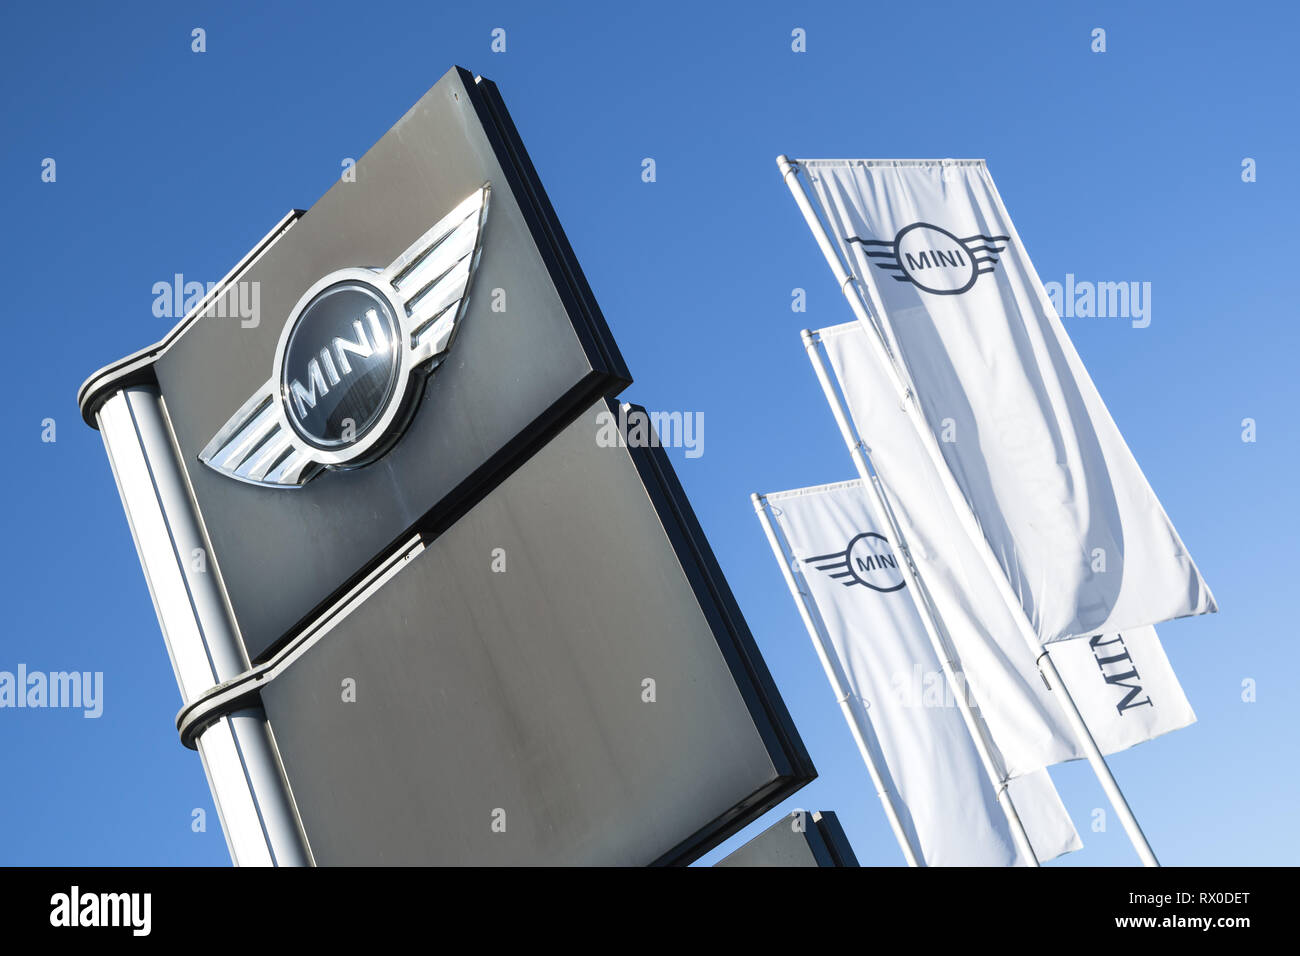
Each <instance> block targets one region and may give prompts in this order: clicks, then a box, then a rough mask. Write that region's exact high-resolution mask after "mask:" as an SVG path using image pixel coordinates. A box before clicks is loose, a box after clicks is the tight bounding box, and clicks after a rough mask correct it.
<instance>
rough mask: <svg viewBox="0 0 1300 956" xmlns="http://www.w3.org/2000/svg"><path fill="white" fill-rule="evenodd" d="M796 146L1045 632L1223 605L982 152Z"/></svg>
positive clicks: (1124, 624) (959, 488)
mask: <svg viewBox="0 0 1300 956" xmlns="http://www.w3.org/2000/svg"><path fill="white" fill-rule="evenodd" d="M798 162H799V165H800V166H801V167H802V169H803V170H804V172H805V174H806V175H807V178H808V181H809V182H810V183H811V185H812V191H813V194H814V197H815V199H816V201H817V203H819V204H820V206H821V214H822V216H823V217H824V219H825V221H826V223H827V224H828V226H829V229H830V232H831V234H832V235H833V236H834V237H835V240H836V241H837V243H838V245H839V248H840V252H841V254H842V255H843V257H844V259H845V261H846V262H848V263H849V264H850V267H851V268H852V270H853V271H854V272H855V273H856V274H857V276H858V277H859V278H861V279H862V280H863V284H864V287H865V289H866V296H867V300H868V302H867V304H868V307H869V311H870V312H871V314H872V316H873V317H874V319H875V321H876V322H877V323H878V325H879V332H880V334H882V335H883V336H884V339H885V341H886V343H887V345H888V347H889V348H890V350H891V351H892V353H893V356H894V359H895V361H896V362H897V363H898V367H899V369H900V372H901V374H902V376H903V378H904V380H905V382H907V383H908V384H909V387H910V388H912V390H913V393H914V395H915V396H916V399H917V401H918V404H919V408H920V411H921V413H922V415H923V417H924V419H925V423H926V425H927V426H928V430H929V432H930V439H931V440H932V441H934V442H936V443H937V445H936V446H935V447H937V449H938V453H939V454H940V455H941V456H942V458H943V460H944V461H945V462H946V465H947V470H948V471H949V472H950V473H951V476H952V479H953V480H954V481H955V484H956V493H957V494H959V495H960V496H961V497H962V498H964V499H965V504H966V505H967V506H968V507H969V509H970V511H971V512H973V514H974V516H975V519H976V521H977V522H978V525H979V533H980V534H981V535H982V536H983V538H984V539H985V541H986V542H987V544H988V546H989V548H990V549H991V550H992V553H993V556H994V557H995V559H996V561H997V563H998V564H999V565H1000V566H1001V568H1002V571H1003V573H1004V574H1005V575H1006V578H1007V580H1008V581H1009V582H1010V585H1011V589H1012V591H1013V592H1014V593H1015V595H1016V597H1017V599H1018V601H1019V602H1020V604H1021V605H1022V607H1023V609H1024V613H1025V614H1026V615H1027V616H1028V619H1029V621H1030V623H1031V624H1032V626H1033V628H1034V630H1035V632H1036V634H1037V636H1038V639H1039V640H1040V641H1041V642H1042V643H1049V642H1052V641H1059V640H1064V639H1066V638H1071V637H1087V636H1090V635H1094V634H1115V633H1127V632H1128V631H1130V630H1132V629H1135V628H1138V627H1142V626H1144V625H1148V624H1155V623H1158V622H1160V621H1166V620H1170V619H1172V618H1176V617H1183V616H1186V615H1189V614H1204V613H1207V612H1212V611H1215V610H1216V609H1217V608H1216V605H1215V602H1214V598H1213V596H1212V595H1211V593H1210V590H1209V588H1208V587H1207V586H1206V584H1205V581H1204V580H1203V579H1202V578H1201V575H1200V572H1198V571H1197V569H1196V565H1195V564H1194V563H1193V562H1192V559H1191V556H1190V555H1189V554H1188V553H1187V550H1186V548H1185V547H1184V546H1183V543H1182V541H1181V540H1180V539H1179V537H1178V533H1177V531H1175V530H1174V527H1173V525H1172V524H1171V523H1170V521H1169V518H1168V517H1167V516H1166V514H1165V512H1164V509H1163V508H1162V507H1161V506H1160V502H1159V501H1158V500H1157V499H1156V496H1155V494H1154V493H1153V492H1152V490H1151V487H1150V485H1149V484H1148V483H1147V480H1146V477H1145V476H1144V475H1143V474H1142V471H1141V469H1140V468H1139V467H1138V464H1137V462H1136V461H1135V460H1134V458H1133V455H1132V453H1131V452H1130V451H1129V449H1128V446H1127V445H1126V444H1125V443H1124V439H1123V437H1122V436H1121V435H1120V433H1119V429H1118V428H1116V426H1115V423H1114V421H1113V420H1112V418H1111V416H1110V413H1109V412H1108V411H1107V409H1106V406H1105V405H1104V404H1103V403H1102V400H1101V396H1100V395H1099V394H1098V393H1097V389H1096V386H1095V385H1094V384H1093V382H1092V379H1091V378H1090V377H1089V376H1088V372H1087V370H1086V369H1085V368H1084V366H1083V363H1082V362H1081V361H1080V359H1079V356H1078V354H1077V353H1076V352H1075V350H1074V346H1073V345H1072V344H1071V342H1070V340H1069V338H1068V337H1067V335H1066V334H1065V329H1064V327H1063V326H1062V324H1061V320H1060V318H1059V317H1058V316H1057V315H1056V312H1055V310H1054V309H1053V307H1052V304H1051V301H1050V299H1049V297H1048V295H1047V293H1046V291H1045V290H1044V288H1043V285H1042V283H1041V282H1040V281H1039V278H1038V275H1037V273H1035V271H1034V268H1033V266H1032V264H1031V263H1030V261H1029V257H1028V255H1027V254H1026V253H1025V249H1024V246H1023V245H1022V244H1021V242H1020V237H1019V236H1018V235H1017V234H1016V231H1015V227H1014V226H1013V225H1012V224H1011V219H1010V217H1009V216H1008V215H1007V212H1006V209H1005V208H1004V207H1003V204H1002V200H1001V198H1000V197H999V196H998V193H997V190H996V189H995V188H994V185H993V180H992V179H991V178H990V176H989V173H988V170H987V169H986V168H985V165H984V162H983V161H982V160H942V161H940V160H799V161H798ZM869 331H872V330H869ZM873 334H874V332H873Z"/></svg>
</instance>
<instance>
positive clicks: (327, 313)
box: [80, 69, 815, 864]
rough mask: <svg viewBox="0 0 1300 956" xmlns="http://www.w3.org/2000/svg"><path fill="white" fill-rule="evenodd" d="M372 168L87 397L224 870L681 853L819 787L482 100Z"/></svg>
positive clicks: (564, 251)
mask: <svg viewBox="0 0 1300 956" xmlns="http://www.w3.org/2000/svg"><path fill="white" fill-rule="evenodd" d="M355 172H356V175H355V179H354V180H353V179H348V180H345V181H341V182H339V183H338V184H336V185H335V186H334V187H333V188H331V189H330V191H329V192H328V193H327V194H326V195H325V196H324V197H322V198H321V199H320V200H319V201H318V202H317V203H316V204H315V205H314V206H313V207H312V208H311V209H310V210H309V211H307V212H306V213H296V212H295V213H293V214H291V215H290V216H288V217H286V218H285V220H284V221H283V222H281V223H280V225H279V226H277V227H276V228H275V229H274V230H273V231H272V232H271V233H270V234H269V235H268V236H267V237H266V239H264V240H263V241H262V243H260V244H259V245H258V246H257V247H256V248H254V249H253V250H252V251H250V253H249V254H248V255H247V256H246V257H245V259H244V260H243V261H242V262H241V263H240V264H239V265H238V266H237V267H236V269H235V270H234V271H233V272H232V274H231V275H230V276H229V277H227V279H226V280H224V281H223V283H221V284H220V285H218V287H217V288H216V289H215V290H213V292H212V293H211V294H210V299H209V300H208V301H205V302H204V303H200V304H199V305H198V307H197V308H196V309H195V310H194V311H193V313H192V314H191V315H190V316H188V317H187V318H186V319H185V320H183V321H182V322H181V324H180V325H178V326H177V328H176V329H174V330H173V331H172V332H171V333H170V334H169V335H168V336H167V337H166V338H164V339H163V340H162V341H161V342H159V343H157V344H156V345H154V346H151V347H150V348H147V349H145V350H143V351H142V352H139V353H136V354H135V355H132V356H129V357H127V358H125V359H123V360H121V361H119V362H117V363H114V364H113V365H111V366H109V367H107V368H105V369H103V370H101V371H100V372H99V373H96V374H95V375H94V376H92V377H91V378H90V379H89V380H88V381H87V382H86V384H85V385H83V387H82V392H81V395H80V401H81V406H82V410H83V414H84V416H85V417H86V419H87V421H89V422H91V423H92V424H95V425H96V426H97V427H99V428H101V430H102V432H103V434H104V440H105V445H106V448H107V451H108V454H109V458H110V462H111V463H112V464H113V469H114V475H115V478H116V480H117V482H118V487H119V490H120V492H121V493H122V500H123V506H124V508H125V509H126V511H127V515H128V518H129V519H130V521H131V526H132V530H133V533H134V535H135V539H136V545H137V550H138V552H139V554H140V557H141V562H142V565H143V568H144V571H145V575H146V578H147V579H148V581H149V585H150V590H151V592H152V593H153V596H154V599H155V607H156V609H157V611H158V615H159V619H160V623H161V624H162V629H163V636H164V639H165V641H166V642H167V645H168V649H169V652H170V654H171V658H172V663H173V668H174V670H175V672H176V674H177V680H178V683H179V685H180V687H181V691H182V698H183V707H182V710H181V712H180V714H179V715H178V718H177V724H178V728H179V729H180V731H181V739H182V741H183V742H184V743H185V744H186V745H187V746H191V747H195V748H197V749H199V750H200V751H201V752H202V754H203V758H204V767H205V770H206V771H207V772H208V776H209V782H210V784H211V786H212V788H213V793H214V799H215V800H216V803H217V805H218V810H219V811H220V813H221V817H222V825H223V829H224V830H225V832H226V834H227V840H228V843H229V845H230V847H231V853H232V857H233V858H234V859H235V860H236V861H237V862H254V863H256V862H270V863H303V862H316V863H322V864H358V863H387V864H415V863H422V864H429V863H444V864H458V863H459V864H492V863H515V864H561V863H575V864H576V863H593V864H596V863H599V864H655V863H658V864H676V863H685V862H689V861H690V860H693V859H695V858H696V857H698V856H699V855H700V854H701V853H703V852H705V851H707V850H708V849H709V848H710V847H712V846H714V845H716V844H717V842H719V841H720V840H722V839H725V838H726V837H727V836H728V835H729V834H730V833H732V832H734V831H735V830H737V829H738V828H740V827H742V826H744V825H745V824H746V823H747V822H748V821H749V820H751V819H753V818H754V817H755V816H756V815H757V814H760V813H762V812H763V811H764V810H766V809H767V808H769V807H770V806H772V805H773V804H774V803H775V802H776V801H778V800H780V799H783V798H784V797H785V796H787V795H789V794H790V793H791V792H793V791H794V790H796V789H798V788H799V787H801V786H802V785H803V784H804V783H806V782H807V781H808V780H810V779H812V777H813V776H814V773H815V771H814V770H813V768H812V765H811V762H810V761H809V759H808V756H807V753H806V752H805V750H804V747H803V745H802V743H801V741H800V740H799V737H798V734H797V732H796V731H795V729H794V727H793V725H792V723H791V721H790V718H789V715H788V713H787V712H786V710H785V707H784V704H783V703H782V701H781V698H780V695H779V693H778V692H777V690H776V688H775V686H774V684H773V682H772V680H771V677H770V675H769V674H768V672H767V670H766V668H765V666H764V664H763V661H762V658H761V657H760V655H759V653H758V650H757V648H756V646H755V645H754V642H753V639H752V637H751V636H750V634H749V632H748V630H747V629H746V627H745V623H744V620H743V618H742V616H741V614H740V611H739V608H738V607H737V606H736V603H735V600H734V599H733V597H732V595H731V592H730V590H729V589H728V587H727V584H726V581H725V579H724V578H723V576H722V573H721V570H720V568H719V567H718V564H717V562H716V560H715V559H714V557H713V554H712V552H711V551H710V549H709V546H708V544H707V542H706V541H705V539H704V535H703V533H702V531H701V529H700V526H699V524H698V522H697V521H696V519H695V517H694V515H693V513H692V511H691V508H690V506H689V504H688V503H687V501H686V498H685V495H684V494H683V492H682V489H681V487H680V485H679V484H678V482H677V479H676V477H675V475H674V474H673V472H672V469H671V467H670V466H669V464H668V460H667V457H666V455H665V454H664V452H663V450H662V449H660V448H658V447H628V445H627V442H626V441H615V442H613V443H612V444H611V443H610V442H608V441H601V440H599V437H598V436H599V435H602V434H603V435H605V436H606V437H608V435H609V431H610V429H609V427H608V423H607V425H606V427H604V428H600V427H598V421H597V420H598V418H599V417H600V416H602V415H604V416H609V421H611V422H616V423H617V427H618V428H622V427H625V426H626V417H625V416H620V415H618V413H617V410H618V407H617V406H616V405H615V404H613V401H612V398H611V396H613V395H616V394H617V393H618V392H619V391H620V390H621V389H622V388H624V387H625V386H626V385H627V384H628V383H629V381H630V376H629V374H628V372H627V369H626V368H625V367H624V365H623V362H622V359H621V358H620V356H619V353H618V350H617V348H616V346H615V344H614V342H613V341H612V339H611V338H610V335H609V332H608V329H607V328H606V326H605V323H604V320H603V318H602V317H601V315H600V311H599V309H598V308H597V306H596V304H595V301H594V299H593V297H592V295H591V293H590V291H589V289H588V288H587V284H586V281H585V279H584V278H583V276H582V273H581V270H580V269H579V268H578V265H577V262H576V261H575V259H574V256H573V254H572V251H571V250H570V248H569V246H568V243H567V241H566V240H565V238H564V235H563V233H562V231H561V229H560V227H559V225H558V222H557V221H556V218H555V215H554V212H553V210H552V209H551V208H550V205H549V203H548V202H547V200H546V197H545V194H544V192H543V191H542V188H541V185H540V183H539V182H538V179H537V176H536V174H535V173H534V171H533V169H532V166H531V163H530V162H529V160H528V158H527V155H526V154H525V152H524V150H523V146H522V144H521V143H520V142H519V138H518V136H517V135H516V133H515V131H514V128H513V125H512V124H511V122H510V119H509V117H508V115H507V114H506V112H505V108H504V106H503V105H502V103H501V100H500V98H499V96H498V95H497V93H496V90H495V88H494V87H493V86H492V85H491V83H489V82H487V81H484V80H481V79H475V78H473V77H471V76H470V75H469V74H467V73H465V72H464V71H463V70H459V69H456V70H452V71H451V72H449V73H448V74H447V75H446V76H444V77H443V78H442V79H441V80H440V81H439V82H438V84H437V85H436V86H434V87H433V88H432V89H431V90H430V91H429V92H428V93H427V94H426V95H425V96H424V97H423V98H421V99H420V101H419V102H418V103H417V104H416V105H415V106H414V107H413V108H412V109H411V110H410V111H409V112H408V113H407V114H406V116H404V117H403V118H402V119H401V120H400V121H399V122H398V123H397V125H396V126H394V127H393V129H392V130H391V131H390V132H389V133H387V134H386V135H385V136H384V137H383V138H382V139H380V141H379V142H378V143H377V144H376V145H375V146H374V147H373V148H372V149H371V150H369V151H368V152H367V153H366V154H365V156H363V157H362V158H361V160H360V161H359V162H358V163H357V165H356V170H355ZM253 284H255V285H253ZM249 287H252V288H256V289H257V290H258V293H257V295H256V296H255V297H250V298H255V300H256V301H258V302H259V304H260V308H259V309H258V311H257V314H256V316H254V317H252V318H253V319H254V321H249V317H248V316H246V315H244V314H243V313H242V312H240V311H236V310H231V309H229V308H228V307H227V306H225V305H223V302H224V301H226V299H225V297H226V296H227V294H228V293H231V292H232V290H233V291H237V290H242V289H245V288H249ZM637 434H642V432H640V431H638V432H637ZM198 552H203V555H202V556H201V560H199V561H198V562H197V564H196V563H195V554H196V553H198Z"/></svg>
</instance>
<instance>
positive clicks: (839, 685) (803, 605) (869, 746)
mask: <svg viewBox="0 0 1300 956" xmlns="http://www.w3.org/2000/svg"><path fill="white" fill-rule="evenodd" d="M749 497H750V500H752V501H753V503H754V511H755V512H756V513H757V514H758V520H759V522H760V523H761V524H762V525H763V533H764V534H766V535H767V542H768V544H770V545H771V546H772V553H773V554H774V555H776V559H777V563H778V564H780V565H781V576H782V577H784V578H785V583H786V587H788V588H789V589H790V595H791V596H792V597H793V598H794V601H795V605H796V606H797V607H798V608H799V616H800V617H801V618H803V623H804V627H806V628H807V629H808V636H809V637H811V638H812V642H813V647H814V648H816V650H817V657H818V659H820V660H821V662H822V669H823V670H825V671H826V679H827V680H829V681H830V685H831V689H832V690H833V691H834V692H835V699H836V700H837V701H839V704H840V710H841V711H842V712H843V713H844V719H845V720H846V721H847V722H848V725H849V730H850V731H851V732H852V734H853V739H854V741H856V742H857V745H858V752H859V753H861V754H862V759H863V761H865V762H866V765H867V772H868V773H869V774H870V775H871V782H872V783H873V784H875V787H876V795H877V796H878V797H879V798H880V803H881V805H882V806H883V807H884V808H885V817H886V818H887V819H888V820H889V828H890V829H891V830H893V831H894V839H896V840H897V841H898V846H899V848H900V849H901V850H902V851H903V858H904V859H905V860H906V861H907V865H908V866H924V865H925V864H924V863H923V862H922V860H923V856H922V854H921V851H920V848H919V847H916V846H913V844H912V838H911V837H910V836H909V835H908V831H907V828H906V827H904V826H903V821H902V818H901V817H900V816H899V813H898V806H897V804H896V803H895V802H894V792H893V790H892V789H890V786H889V784H888V783H886V781H885V776H884V774H883V773H882V772H881V770H880V767H879V765H878V764H877V763H876V754H877V753H878V752H880V743H879V741H878V739H877V738H876V732H875V729H874V728H873V727H872V726H871V720H870V717H869V716H867V717H866V718H865V719H863V715H862V714H860V713H859V712H858V708H857V707H854V706H853V702H854V700H855V699H857V698H856V696H855V695H853V694H850V693H849V692H848V691H846V690H845V689H844V683H845V681H844V675H843V673H842V672H841V668H840V666H839V663H838V658H837V657H836V655H835V653H834V651H833V650H832V649H831V647H830V635H828V634H827V633H826V625H825V622H823V621H822V619H821V614H820V613H818V612H817V611H816V609H815V608H814V607H813V606H812V604H811V600H812V599H811V597H810V596H809V595H808V594H807V592H805V591H804V590H803V588H801V587H800V586H799V581H798V580H797V579H796V578H795V576H794V567H793V560H794V555H793V554H791V553H790V549H789V547H788V544H787V542H786V541H785V539H784V537H783V536H780V535H779V534H778V532H777V530H776V527H775V525H774V524H773V522H772V516H771V513H770V512H769V511H768V503H767V498H765V497H764V496H762V495H758V494H753V495H750V496H749ZM858 703H859V705H861V701H860V700H859V701H858Z"/></svg>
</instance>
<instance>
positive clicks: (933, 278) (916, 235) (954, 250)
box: [894, 222, 996, 295]
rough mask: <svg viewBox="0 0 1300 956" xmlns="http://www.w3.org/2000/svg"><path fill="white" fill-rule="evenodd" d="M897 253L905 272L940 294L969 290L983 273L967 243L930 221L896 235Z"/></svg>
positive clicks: (914, 280)
mask: <svg viewBox="0 0 1300 956" xmlns="http://www.w3.org/2000/svg"><path fill="white" fill-rule="evenodd" d="M894 253H895V254H896V255H897V256H898V264H899V265H900V266H902V267H903V273H904V274H905V275H906V276H907V277H908V278H909V279H911V280H912V281H913V282H914V283H916V285H917V286H918V287H920V288H922V289H924V290H925V291H926V292H933V293H935V294H936V295H957V294H958V293H961V292H965V291H966V290H967V289H969V288H970V287H971V286H973V285H974V284H975V280H976V279H977V278H978V277H979V266H978V265H977V264H976V262H975V257H974V256H973V255H972V254H971V251H970V250H969V249H968V248H967V247H966V245H965V243H963V242H962V241H961V240H960V239H958V238H957V237H956V236H954V235H953V234H952V233H951V232H949V231H948V230H947V229H940V228H939V227H938V226H932V225H930V224H929V223H928V222H916V223H913V224H912V225H910V226H908V227H907V228H906V229H903V230H902V231H900V232H899V233H898V235H897V236H895V237H894ZM994 261H996V260H994Z"/></svg>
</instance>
